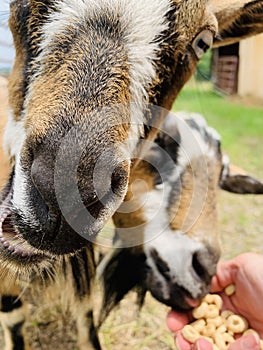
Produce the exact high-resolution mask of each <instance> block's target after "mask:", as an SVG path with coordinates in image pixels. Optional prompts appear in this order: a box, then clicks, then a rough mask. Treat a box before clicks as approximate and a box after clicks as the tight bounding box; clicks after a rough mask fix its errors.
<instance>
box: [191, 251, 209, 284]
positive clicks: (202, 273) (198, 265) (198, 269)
mask: <svg viewBox="0 0 263 350" xmlns="http://www.w3.org/2000/svg"><path fill="white" fill-rule="evenodd" d="M192 267H193V269H194V271H195V273H196V274H197V276H199V277H200V278H201V279H202V280H205V278H206V275H207V273H206V271H205V269H204V267H203V266H202V264H201V263H200V262H199V259H198V254H197V253H194V255H193V258H192Z"/></svg>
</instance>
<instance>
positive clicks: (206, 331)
mask: <svg viewBox="0 0 263 350" xmlns="http://www.w3.org/2000/svg"><path fill="white" fill-rule="evenodd" d="M215 331H216V327H215V325H214V324H212V323H210V324H208V325H207V326H206V327H204V328H203V329H202V330H201V331H200V333H201V334H202V335H204V336H205V337H211V336H213V335H214V333H215Z"/></svg>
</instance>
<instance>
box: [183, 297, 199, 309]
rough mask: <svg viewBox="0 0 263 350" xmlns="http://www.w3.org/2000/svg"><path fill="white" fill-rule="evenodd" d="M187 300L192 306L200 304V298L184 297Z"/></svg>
mask: <svg viewBox="0 0 263 350" xmlns="http://www.w3.org/2000/svg"><path fill="white" fill-rule="evenodd" d="M184 300H185V302H186V303H187V304H188V305H189V306H191V307H197V306H199V305H200V300H196V299H192V298H189V297H184Z"/></svg>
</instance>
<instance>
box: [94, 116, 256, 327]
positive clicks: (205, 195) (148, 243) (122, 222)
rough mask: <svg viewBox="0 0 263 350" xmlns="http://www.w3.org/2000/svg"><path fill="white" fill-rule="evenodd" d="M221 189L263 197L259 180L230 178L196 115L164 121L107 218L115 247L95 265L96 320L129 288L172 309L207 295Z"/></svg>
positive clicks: (216, 141)
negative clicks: (100, 291)
mask: <svg viewBox="0 0 263 350" xmlns="http://www.w3.org/2000/svg"><path fill="white" fill-rule="evenodd" d="M219 188H222V189H225V190H227V191H230V192H234V193H239V194H246V193H254V194H263V183H262V182H260V181H258V180H257V179H255V178H254V177H252V176H249V175H245V174H244V173H242V174H239V173H231V165H230V164H229V160H228V157H227V156H225V155H222V153H221V142H220V137H219V135H218V133H217V132H216V131H215V130H214V129H212V128H210V127H208V126H207V124H206V122H205V120H204V118H203V117H202V116H201V115H199V114H193V113H192V114H189V113H185V112H180V113H177V117H175V116H174V115H169V116H168V117H167V119H166V120H165V122H164V125H163V127H162V131H161V132H160V134H159V136H158V138H157V140H156V141H155V143H154V145H153V146H152V147H151V149H150V150H149V151H147V152H146V154H145V156H144V159H143V160H141V162H140V164H139V166H138V167H137V168H136V169H135V170H134V172H133V173H132V174H131V179H130V185H129V191H128V194H127V197H126V201H124V203H123V204H122V205H121V206H120V209H119V210H118V212H116V214H115V215H114V216H113V219H114V223H115V225H116V239H117V240H116V242H115V249H114V250H113V252H111V253H110V254H108V255H107V256H106V257H105V258H104V260H103V261H102V262H101V265H99V267H98V274H99V275H100V276H101V277H102V280H103V284H104V293H105V294H104V302H103V307H102V313H101V321H102V320H103V319H104V318H105V316H106V315H107V314H108V312H109V311H110V310H111V309H112V308H113V307H114V306H115V305H116V304H118V302H119V301H120V300H121V299H122V298H123V297H124V295H125V294H126V293H127V292H128V291H129V290H131V289H133V288H137V290H139V295H141V297H143V295H144V293H145V292H146V291H147V290H149V291H150V292H151V294H152V295H153V296H154V297H155V298H156V299H157V300H159V301H160V302H162V303H164V304H166V305H168V306H171V307H173V308H174V309H178V310H188V309H190V308H191V305H193V301H195V300H197V299H200V298H202V297H203V296H204V295H205V294H206V293H207V292H208V291H209V288H210V281H211V278H212V276H213V275H214V274H215V272H216V264H217V261H218V258H219V254H220V245H219V240H218V233H217V192H218V190H219Z"/></svg>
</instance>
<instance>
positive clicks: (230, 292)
mask: <svg viewBox="0 0 263 350" xmlns="http://www.w3.org/2000/svg"><path fill="white" fill-rule="evenodd" d="M235 291H236V286H235V285H234V284H230V285H229V286H227V287H226V288H225V289H224V292H225V294H226V295H228V296H231V295H233V294H234V293H235Z"/></svg>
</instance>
